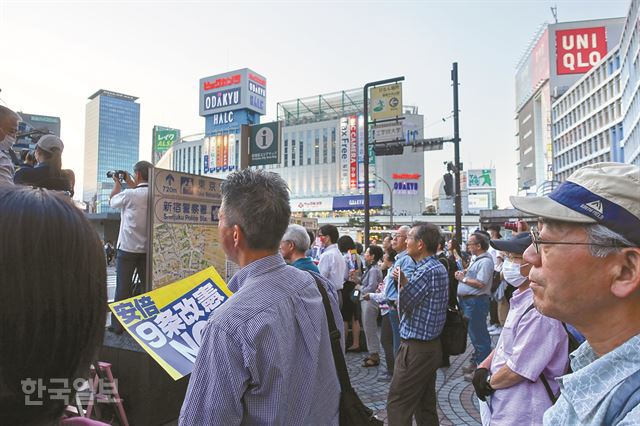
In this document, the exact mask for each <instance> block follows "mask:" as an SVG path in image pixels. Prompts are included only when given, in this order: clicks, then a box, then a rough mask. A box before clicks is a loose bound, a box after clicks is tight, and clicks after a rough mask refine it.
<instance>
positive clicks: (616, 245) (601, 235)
mask: <svg viewBox="0 0 640 426" xmlns="http://www.w3.org/2000/svg"><path fill="white" fill-rule="evenodd" d="M585 230H586V231H587V236H588V241H589V243H591V244H597V245H593V246H589V249H590V250H591V255H593V256H594V257H607V256H609V255H610V254H613V253H617V252H619V251H620V249H622V248H624V247H635V246H636V244H633V243H632V242H631V241H629V240H628V239H626V238H625V237H623V236H622V235H620V234H618V233H617V232H615V231H612V230H611V229H609V228H607V227H606V226H603V225H600V224H596V225H588V226H585ZM603 246H613V247H603Z"/></svg>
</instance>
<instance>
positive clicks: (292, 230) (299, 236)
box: [282, 224, 311, 253]
mask: <svg viewBox="0 0 640 426" xmlns="http://www.w3.org/2000/svg"><path fill="white" fill-rule="evenodd" d="M282 241H291V242H292V243H293V245H294V247H295V248H296V251H299V252H302V253H304V252H305V251H307V249H308V248H309V245H311V240H310V238H309V234H308V233H307V230H306V229H305V228H304V226H301V225H296V224H292V225H289V227H288V228H287V231H286V232H285V233H284V236H283V237H282Z"/></svg>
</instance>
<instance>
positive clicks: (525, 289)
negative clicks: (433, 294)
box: [473, 233, 569, 426]
mask: <svg viewBox="0 0 640 426" xmlns="http://www.w3.org/2000/svg"><path fill="white" fill-rule="evenodd" d="M530 244H531V236H530V235H529V234H528V233H523V234H519V235H517V236H516V237H514V238H512V239H511V240H491V246H492V247H493V248H495V249H496V250H501V251H503V252H504V253H505V261H504V265H503V268H502V274H503V276H504V279H505V280H506V281H507V283H509V285H511V286H514V287H517V290H516V291H515V292H514V293H513V296H512V297H511V300H510V308H509V314H508V315H507V319H506V321H505V324H504V328H503V329H502V333H501V334H500V339H499V340H498V344H497V346H496V348H495V349H494V350H493V352H491V354H490V355H489V356H488V357H487V358H486V359H485V360H484V361H482V362H481V363H480V364H479V365H478V369H477V370H476V372H475V374H474V377H473V386H474V388H475V389H476V394H477V395H478V397H479V398H480V400H482V401H486V404H483V403H481V404H480V407H481V409H480V414H481V417H482V424H483V425H488V424H491V425H492V426H493V425H512V424H514V423H518V424H523V425H524V424H526V425H539V424H542V416H543V414H544V412H545V410H546V409H547V408H549V407H551V405H552V404H553V402H552V399H551V398H552V396H554V395H555V394H556V393H557V392H558V383H557V382H556V380H555V379H556V377H559V376H561V375H563V374H564V373H565V372H566V370H567V364H568V360H569V353H568V337H567V333H566V331H565V330H564V328H563V326H562V323H561V322H560V321H558V320H556V319H553V318H549V317H545V316H544V315H542V314H541V313H540V312H538V311H537V310H536V309H535V308H534V307H533V293H532V292H531V289H530V288H529V279H528V278H527V275H528V274H529V270H530V269H531V265H529V264H528V263H525V262H524V260H523V259H522V254H523V253H524V251H525V250H526V249H527V247H529V245H530ZM545 381H546V382H547V384H548V386H549V388H550V391H551V392H552V393H553V395H550V394H549V393H548V391H547V390H546V387H545V384H544V382H545Z"/></svg>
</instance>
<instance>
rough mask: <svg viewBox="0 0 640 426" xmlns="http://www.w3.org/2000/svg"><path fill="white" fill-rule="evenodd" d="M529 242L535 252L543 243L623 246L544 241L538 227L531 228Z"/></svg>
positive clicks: (616, 246)
mask: <svg viewBox="0 0 640 426" xmlns="http://www.w3.org/2000/svg"><path fill="white" fill-rule="evenodd" d="M529 232H530V233H531V243H532V244H533V248H534V249H535V250H536V253H538V254H539V253H540V246H541V245H543V244H553V245H565V246H596V247H608V248H622V247H625V246H623V245H620V244H596V243H574V242H569V241H544V240H541V239H540V231H538V228H536V227H533V228H531V231H529Z"/></svg>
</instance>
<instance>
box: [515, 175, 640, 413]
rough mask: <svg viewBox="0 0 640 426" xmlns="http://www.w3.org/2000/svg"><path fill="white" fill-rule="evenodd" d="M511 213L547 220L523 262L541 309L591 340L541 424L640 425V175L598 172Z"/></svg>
mask: <svg viewBox="0 0 640 426" xmlns="http://www.w3.org/2000/svg"><path fill="white" fill-rule="evenodd" d="M511 203H512V204H513V206H514V207H515V208H517V209H519V210H521V211H523V212H525V213H528V214H532V215H536V216H539V217H540V221H539V225H538V228H537V229H534V230H532V233H531V234H532V239H533V241H532V244H531V246H530V247H529V248H528V249H527V251H526V252H525V253H524V260H525V261H526V262H528V263H530V264H531V272H530V273H529V279H530V280H531V284H530V286H531V290H532V291H533V296H534V303H535V306H536V309H538V310H539V311H540V312H541V313H542V314H544V315H546V316H549V317H552V318H557V319H559V320H560V321H563V322H567V323H570V324H572V325H573V326H575V327H576V328H577V329H578V331H580V332H581V333H582V334H583V335H584V336H585V337H586V339H587V341H586V342H585V343H583V344H582V345H581V346H580V347H579V348H578V349H577V350H576V351H574V352H573V353H572V355H571V369H572V371H573V373H571V374H567V375H565V376H562V377H560V378H559V379H558V380H559V382H560V390H561V395H560V397H559V399H558V401H557V402H556V404H555V405H554V406H553V407H551V408H550V409H549V410H547V412H546V413H545V415H544V423H545V424H547V425H562V424H578V423H579V424H585V425H600V424H607V425H612V424H618V423H619V424H629V425H631V424H640V406H639V405H638V404H639V401H640V390H639V389H640V356H639V355H638V354H640V248H639V246H640V168H639V167H638V166H634V165H628V164H619V163H596V164H591V165H589V166H586V167H583V168H581V169H579V170H577V171H576V172H575V173H573V174H572V175H571V176H570V177H569V178H568V179H567V181H566V182H564V183H563V184H562V185H560V186H559V187H558V188H557V189H556V190H555V191H553V192H552V193H551V194H549V195H548V196H546V197H511ZM634 392H635V393H634Z"/></svg>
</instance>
